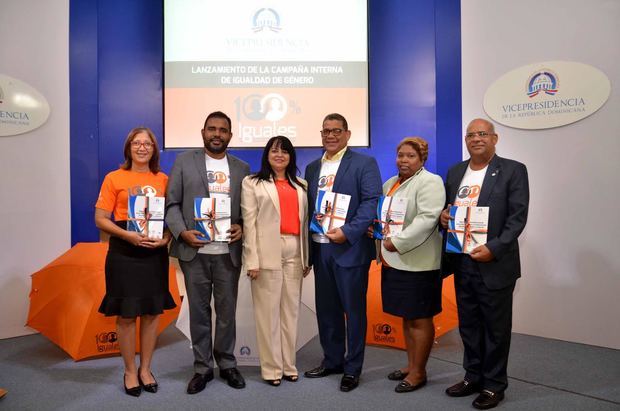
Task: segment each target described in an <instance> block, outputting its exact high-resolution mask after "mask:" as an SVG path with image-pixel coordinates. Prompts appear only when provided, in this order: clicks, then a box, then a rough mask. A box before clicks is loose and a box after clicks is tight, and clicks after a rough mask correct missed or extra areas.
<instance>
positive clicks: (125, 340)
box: [95, 127, 176, 397]
mask: <svg viewBox="0 0 620 411" xmlns="http://www.w3.org/2000/svg"><path fill="white" fill-rule="evenodd" d="M123 151H124V155H125V162H124V163H123V164H122V165H121V167H120V168H119V169H118V170H116V171H112V172H111V173H109V174H108V175H106V176H105V179H104V180H103V184H102V186H101V191H100V193H99V199H98V200H97V204H96V205H95V224H96V225H97V228H99V229H100V230H102V231H105V232H106V233H108V234H110V246H109V249H108V254H107V256H106V262H105V282H106V294H105V296H104V298H103V301H102V302H101V306H100V307H99V312H101V313H103V314H105V315H106V316H112V315H115V316H117V317H116V327H117V333H118V342H119V346H120V350H121V355H122V357H123V362H124V363H125V373H124V375H123V383H124V386H125V392H126V393H127V394H128V395H131V396H134V397H137V396H139V395H140V393H141V392H142V389H144V390H145V391H148V392H152V393H155V392H157V387H158V385H157V381H156V380H155V377H153V374H152V372H151V359H152V358H153V351H154V350H155V344H156V342H157V323H158V319H159V314H161V313H163V310H169V309H171V308H174V307H175V306H176V304H175V303H174V300H173V299H172V295H170V291H169V288H168V248H167V245H168V243H169V242H170V232H169V231H168V230H164V233H163V238H161V239H157V238H149V237H146V236H145V235H143V234H141V233H138V232H134V231H127V220H128V215H127V214H128V213H127V209H128V199H129V196H130V195H145V196H149V197H163V196H164V195H165V193H166V184H167V182H168V176H166V175H165V174H164V173H162V172H160V171H159V149H158V147H157V140H156V139H155V136H154V135H153V132H152V131H151V130H150V129H148V128H145V127H138V128H134V129H133V130H131V131H130V132H129V135H128V136H127V139H126V140H125V146H124V149H123ZM112 214H114V221H112V218H111V217H112ZM137 317H140V367H139V368H136V364H135V358H134V357H135V351H136V318H137Z"/></svg>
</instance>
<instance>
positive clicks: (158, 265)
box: [99, 224, 176, 318]
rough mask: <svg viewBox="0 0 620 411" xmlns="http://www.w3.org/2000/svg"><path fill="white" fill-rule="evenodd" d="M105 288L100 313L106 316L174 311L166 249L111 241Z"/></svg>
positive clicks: (106, 266)
mask: <svg viewBox="0 0 620 411" xmlns="http://www.w3.org/2000/svg"><path fill="white" fill-rule="evenodd" d="M120 225H121V224H119V226H120ZM105 287H106V294H105V296H104V297H103V301H102V302H101V305H100V306H99V312H100V313H103V314H105V315H106V316H112V315H120V316H121V317H124V318H132V317H138V316H141V315H157V314H162V313H163V312H164V310H169V309H172V308H174V307H176V304H175V302H174V300H173V298H172V295H171V294H170V289H169V288H168V248H167V247H159V248H154V249H151V248H144V247H137V246H134V245H132V244H130V243H128V242H126V241H125V240H122V239H120V238H118V237H114V236H112V237H110V247H109V248H108V254H107V256H106V260H105Z"/></svg>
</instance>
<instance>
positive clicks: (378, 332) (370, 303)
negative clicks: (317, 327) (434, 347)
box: [366, 263, 459, 349]
mask: <svg viewBox="0 0 620 411" xmlns="http://www.w3.org/2000/svg"><path fill="white" fill-rule="evenodd" d="M366 301H367V311H366V312H367V317H368V328H367V332H366V343H367V344H372V345H383V346H388V347H394V348H401V349H405V336H404V334H403V325H402V319H401V318H400V317H396V316H393V315H390V314H386V313H384V312H383V308H382V301H381V266H380V265H378V264H377V263H373V264H372V265H371V266H370V271H369V272H368V293H367V294H366ZM441 307H442V311H441V313H439V314H437V315H436V316H435V317H434V318H433V321H434V323H435V338H438V337H440V336H441V335H443V334H445V333H447V332H448V331H450V330H452V329H453V328H455V327H456V326H457V325H458V323H459V320H458V314H457V311H456V296H455V294H454V276H451V277H448V278H445V279H444V280H443V288H442V291H441Z"/></svg>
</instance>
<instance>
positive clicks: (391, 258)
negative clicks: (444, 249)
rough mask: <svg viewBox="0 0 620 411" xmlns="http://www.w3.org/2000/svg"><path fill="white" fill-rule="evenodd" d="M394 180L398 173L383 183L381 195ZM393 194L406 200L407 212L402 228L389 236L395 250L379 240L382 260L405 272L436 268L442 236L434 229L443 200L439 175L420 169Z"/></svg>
mask: <svg viewBox="0 0 620 411" xmlns="http://www.w3.org/2000/svg"><path fill="white" fill-rule="evenodd" d="M396 180H398V176H394V177H392V178H390V179H389V180H388V181H386V182H385V183H384V184H383V194H387V192H388V190H389V189H390V188H392V186H393V185H394V183H395V182H396ZM393 196H394V197H405V198H407V199H408V201H407V212H406V213H405V222H404V224H403V231H402V232H401V233H399V234H397V235H396V236H395V237H392V244H393V245H394V247H396V249H397V250H398V252H390V251H388V250H386V249H385V247H384V246H383V242H381V255H382V256H383V259H384V260H385V261H386V262H387V263H388V264H389V265H390V266H391V267H394V268H397V269H399V270H404V271H429V270H436V269H438V268H439V264H440V261H441V236H440V234H439V230H438V229H437V228H438V222H439V215H440V214H441V211H442V210H443V207H444V205H445V201H446V192H445V189H444V187H443V181H442V180H441V177H439V176H438V175H435V174H433V173H430V172H428V171H427V170H426V169H424V168H422V169H421V170H420V171H419V172H418V173H417V174H415V175H413V176H412V177H410V178H408V179H407V180H405V181H404V182H403V183H402V184H401V185H400V186H399V187H398V188H397V189H396V191H395V192H394V194H393Z"/></svg>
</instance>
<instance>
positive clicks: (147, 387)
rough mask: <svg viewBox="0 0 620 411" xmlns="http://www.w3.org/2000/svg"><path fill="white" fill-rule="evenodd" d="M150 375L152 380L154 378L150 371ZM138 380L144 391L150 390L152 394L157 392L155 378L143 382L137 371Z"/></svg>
mask: <svg viewBox="0 0 620 411" xmlns="http://www.w3.org/2000/svg"><path fill="white" fill-rule="evenodd" d="M151 377H153V380H155V376H154V375H153V373H151ZM138 381H139V382H140V386H141V387H142V389H144V391H146V392H151V393H153V394H155V393H156V392H157V388H158V387H159V385H158V384H157V380H155V382H152V383H150V384H145V383H143V382H142V378H140V373H139V372H138Z"/></svg>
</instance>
